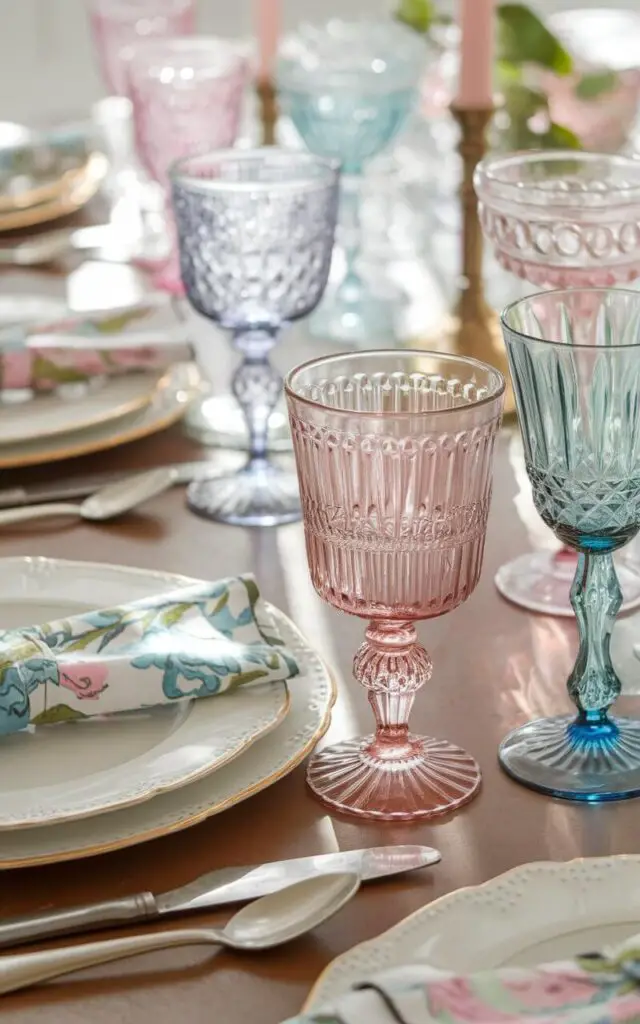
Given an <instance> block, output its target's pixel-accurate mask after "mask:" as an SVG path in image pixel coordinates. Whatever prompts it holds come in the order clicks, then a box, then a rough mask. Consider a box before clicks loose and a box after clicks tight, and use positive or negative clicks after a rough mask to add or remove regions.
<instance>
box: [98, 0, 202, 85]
mask: <svg viewBox="0 0 640 1024" xmlns="http://www.w3.org/2000/svg"><path fill="white" fill-rule="evenodd" d="M88 7H89V17H90V19H91V29H92V32H93V38H94V40H95V44H96V49H97V51H98V59H99V61H100V66H101V69H102V76H103V78H104V80H105V82H106V83H107V86H108V87H109V89H110V90H111V92H112V93H114V94H115V95H117V96H126V94H127V68H126V65H127V61H128V59H129V58H130V57H131V53H132V47H133V45H134V44H135V43H138V42H141V41H142V40H148V39H152V38H158V37H166V36H186V35H190V34H191V33H192V32H193V31H194V28H195V15H196V5H195V0H88Z"/></svg>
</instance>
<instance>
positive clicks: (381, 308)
mask: <svg viewBox="0 0 640 1024" xmlns="http://www.w3.org/2000/svg"><path fill="white" fill-rule="evenodd" d="M425 62H426V48H425V46H424V43H423V41H422V40H421V39H419V38H418V37H417V36H416V35H415V34H414V33H412V32H410V31H409V30H408V29H405V28H404V27H403V26H401V25H395V24H393V23H391V22H376V21H364V20H363V21H355V22H344V21H339V20H337V19H335V20H332V21H330V22H328V23H327V25H325V26H323V27H322V28H319V27H316V26H312V25H303V26H302V27H301V29H300V30H299V31H298V33H297V35H296V36H295V37H293V38H291V39H289V40H288V41H287V43H286V44H285V46H284V48H283V51H282V54H281V57H280V59H279V61H278V65H277V75H276V77H277V83H278V97H279V103H280V107H281V110H282V112H283V114H285V115H287V116H288V117H290V119H291V121H292V122H293V124H294V126H295V128H296V129H297V131H298V133H299V135H300V136H301V138H302V140H303V141H304V143H305V144H306V146H307V147H308V148H309V149H310V150H311V151H312V152H313V153H317V154H319V155H321V156H327V157H335V158H336V159H339V160H340V162H341V163H342V170H343V190H342V212H341V217H340V235H341V242H342V247H343V249H344V253H345V257H346V271H345V274H344V277H343V279H342V281H341V282H340V284H339V285H338V287H337V288H335V289H333V290H332V291H330V292H328V293H327V297H326V299H325V301H324V303H323V304H322V306H321V308H320V309H319V310H318V312H317V314H316V315H315V316H314V318H313V321H312V330H313V332H314V333H315V334H317V335H319V336H322V337H328V338H335V339H337V340H341V341H343V340H344V341H352V342H355V343H362V342H364V343H370V342H371V341H373V340H375V339H383V340H386V341H391V340H393V338H394V337H395V333H396V332H395V318H396V314H397V308H396V307H397V300H395V301H394V300H392V299H386V298H384V297H382V296H381V295H380V294H374V292H373V290H372V289H371V288H370V286H369V285H368V284H367V283H366V281H365V280H364V279H363V277H362V275H361V272H360V267H359V261H360V255H361V252H360V250H361V236H362V232H361V226H360V191H361V179H362V174H363V171H364V168H365V166H366V164H367V163H368V161H369V160H371V159H372V158H373V157H375V156H377V154H378V153H380V152H381V151H382V150H383V149H384V148H385V147H386V146H387V145H388V144H389V143H390V142H391V141H392V139H394V138H395V136H396V135H397V133H398V132H399V130H400V128H401V127H402V126H403V124H404V122H405V120H406V119H407V117H408V115H409V113H410V111H411V109H412V107H413V105H414V103H415V102H416V101H417V97H418V89H419V85H420V81H421V76H422V73H423V70H424V66H425Z"/></svg>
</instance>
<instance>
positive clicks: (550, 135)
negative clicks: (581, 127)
mask: <svg viewBox="0 0 640 1024" xmlns="http://www.w3.org/2000/svg"><path fill="white" fill-rule="evenodd" d="M540 146H541V148H542V149H582V143H581V142H580V139H579V138H578V136H577V135H576V134H575V133H574V132H572V131H571V129H570V128H565V127H564V125H561V124H556V123H555V122H553V121H552V122H551V124H550V125H549V130H548V131H547V132H545V134H544V135H542V136H540Z"/></svg>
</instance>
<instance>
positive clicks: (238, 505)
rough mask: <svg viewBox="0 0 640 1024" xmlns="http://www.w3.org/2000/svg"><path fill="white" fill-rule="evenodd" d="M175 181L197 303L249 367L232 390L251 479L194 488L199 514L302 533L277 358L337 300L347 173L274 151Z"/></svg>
mask: <svg viewBox="0 0 640 1024" xmlns="http://www.w3.org/2000/svg"><path fill="white" fill-rule="evenodd" d="M171 178H172V183H173V202H174V208H175V214H176V222H177V227H178V235H179V242H180V263H181V270H182V280H183V282H184V286H185V289H186V293H187V297H188V299H189V301H190V302H191V305H192V306H193V307H194V309H196V310H197V312H199V313H201V314H202V315H203V316H205V317H209V318H210V319H211V320H213V321H215V322H216V323H218V324H220V325H221V326H222V327H224V328H226V329H227V330H228V331H229V332H230V333H231V335H232V339H233V344H234V347H235V348H236V349H237V350H238V352H239V353H240V355H241V357H242V362H241V364H240V366H239V368H238V369H237V370H236V372H235V374H234V376H233V381H232V390H233V394H234V395H235V397H236V399H237V401H238V403H239V405H240V407H241V409H242V411H243V413H244V416H245V420H246V423H247V429H248V433H249V459H248V462H247V465H246V466H245V468H244V469H242V470H241V471H240V472H238V473H235V474H233V475H230V476H226V477H217V478H216V479H215V480H212V481H204V482H199V483H196V484H192V485H191V487H190V488H189V491H188V502H189V506H190V507H191V508H192V509H193V510H194V511H195V512H198V513H199V514H200V515H203V516H206V517H208V518H211V519H216V520H219V521H221V522H226V523H233V524H236V525H241V526H242V525H243V526H275V525H277V524H278V523H287V522H291V521H293V520H295V519H299V518H300V496H299V491H298V483H297V479H296V475H295V472H294V470H293V468H291V469H286V468H283V467H281V466H280V465H276V464H274V463H273V462H272V461H271V460H270V458H269V455H268V452H267V425H268V421H269V417H270V415H271V413H272V411H273V409H274V408H275V405H276V403H277V401H278V398H279V396H280V394H281V390H282V381H281V378H280V376H279V375H278V374H277V373H276V371H275V370H274V368H273V367H272V366H271V363H270V362H269V353H270V351H271V349H272V348H273V346H274V345H275V344H276V342H277V340H278V335H279V333H280V329H281V328H282V327H283V325H284V324H286V323H289V322H291V321H293V320H299V319H301V318H302V317H305V316H308V315H309V313H311V312H312V310H314V309H315V307H316V306H317V304H318V302H319V301H320V298H321V296H322V293H323V291H324V289H325V286H326V283H327V278H328V276H329V267H330V265H331V252H332V248H333V237H334V231H335V223H336V216H337V205H338V180H339V174H338V165H337V164H336V163H335V162H334V161H330V160H324V159H321V158H318V157H315V156H312V155H311V154H307V153H300V152H288V151H286V150H281V149H277V148H275V147H265V148H263V149H259V150H236V151H234V150H227V151H218V152H213V153H209V154H206V155H203V156H199V157H191V158H186V159H184V160H181V161H179V162H178V164H177V165H176V166H175V167H174V169H173V171H172V175H171Z"/></svg>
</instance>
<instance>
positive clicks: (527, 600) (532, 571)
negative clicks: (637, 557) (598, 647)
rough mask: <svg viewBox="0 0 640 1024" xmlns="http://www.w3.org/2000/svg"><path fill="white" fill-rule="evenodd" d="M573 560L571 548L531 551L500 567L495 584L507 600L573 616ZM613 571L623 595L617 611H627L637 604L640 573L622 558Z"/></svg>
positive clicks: (529, 608)
mask: <svg viewBox="0 0 640 1024" xmlns="http://www.w3.org/2000/svg"><path fill="white" fill-rule="evenodd" d="M577 563H578V556H577V555H576V553H575V552H573V551H568V552H566V553H565V552H561V553H558V552H553V551H531V552H529V553H528V554H526V555H520V556H519V557H518V558H514V559H513V561H511V562H506V563H505V565H502V566H500V568H499V569H498V571H497V573H496V575H495V584H496V587H497V588H498V590H499V591H500V593H501V594H502V596H503V597H504V598H506V599H507V601H511V602H512V604H516V605H518V606H519V607H520V608H526V610H527V611H530V612H539V613H541V614H542V615H556V616H562V617H566V618H573V617H574V611H573V608H572V607H571V601H570V591H571V584H572V583H573V578H574V576H575V572H576V566H577ZM616 571H617V574H618V580H619V582H620V587H621V589H622V595H623V601H622V607H621V611H623V612H625V611H631V610H632V609H633V608H637V607H639V606H640V572H638V571H637V570H636V568H635V567H634V565H633V564H632V563H631V562H630V563H629V564H628V565H627V564H625V562H624V560H623V559H622V558H618V559H617V561H616Z"/></svg>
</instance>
